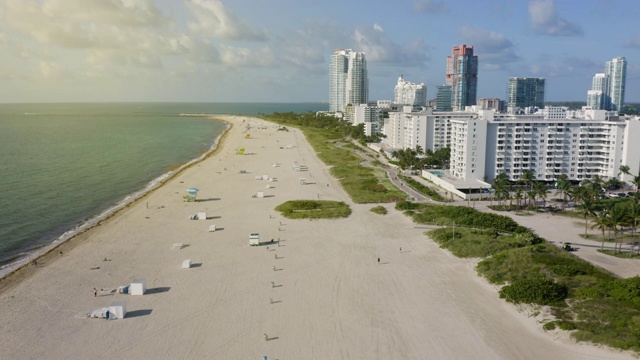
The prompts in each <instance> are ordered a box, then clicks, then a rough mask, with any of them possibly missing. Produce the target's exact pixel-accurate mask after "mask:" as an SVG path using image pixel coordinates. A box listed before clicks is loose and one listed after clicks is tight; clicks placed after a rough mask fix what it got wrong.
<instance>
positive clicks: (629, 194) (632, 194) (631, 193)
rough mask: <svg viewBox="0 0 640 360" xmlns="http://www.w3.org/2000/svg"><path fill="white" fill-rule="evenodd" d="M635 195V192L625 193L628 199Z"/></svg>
mask: <svg viewBox="0 0 640 360" xmlns="http://www.w3.org/2000/svg"><path fill="white" fill-rule="evenodd" d="M635 195H636V193H635V192H633V191H629V192H628V193H627V196H628V197H632V196H635Z"/></svg>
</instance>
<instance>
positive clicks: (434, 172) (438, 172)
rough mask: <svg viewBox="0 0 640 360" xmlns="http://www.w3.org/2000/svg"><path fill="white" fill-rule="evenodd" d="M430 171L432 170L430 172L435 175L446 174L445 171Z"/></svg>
mask: <svg viewBox="0 0 640 360" xmlns="http://www.w3.org/2000/svg"><path fill="white" fill-rule="evenodd" d="M429 172H430V173H432V174H433V175H436V176H442V175H444V172H443V171H437V170H429Z"/></svg>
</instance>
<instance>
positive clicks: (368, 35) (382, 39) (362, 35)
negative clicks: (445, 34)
mask: <svg viewBox="0 0 640 360" xmlns="http://www.w3.org/2000/svg"><path fill="white" fill-rule="evenodd" d="M353 40H354V42H355V44H354V45H355V46H354V48H355V49H357V50H358V51H363V52H365V54H366V56H367V60H368V61H372V62H380V63H388V64H394V65H402V66H423V65H424V64H425V62H426V60H427V55H426V52H425V49H424V44H423V42H422V41H421V40H419V39H417V40H414V41H413V42H412V43H410V44H408V45H404V46H403V45H400V44H396V43H395V42H393V41H391V39H389V38H388V37H387V35H386V34H385V33H384V32H381V31H378V30H377V29H376V28H375V26H373V27H371V28H360V29H356V31H355V32H354V33H353Z"/></svg>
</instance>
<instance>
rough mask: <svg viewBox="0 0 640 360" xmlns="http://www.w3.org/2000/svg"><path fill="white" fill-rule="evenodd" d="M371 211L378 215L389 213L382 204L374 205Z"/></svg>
mask: <svg viewBox="0 0 640 360" xmlns="http://www.w3.org/2000/svg"><path fill="white" fill-rule="evenodd" d="M371 212H372V213H374V214H378V215H387V208H385V207H384V206H382V205H378V206H374V207H372V208H371Z"/></svg>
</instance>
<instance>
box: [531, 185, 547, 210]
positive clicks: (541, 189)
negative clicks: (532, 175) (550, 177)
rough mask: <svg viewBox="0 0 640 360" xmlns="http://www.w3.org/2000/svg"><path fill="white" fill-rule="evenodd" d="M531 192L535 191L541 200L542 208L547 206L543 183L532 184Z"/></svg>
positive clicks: (545, 187) (545, 189)
mask: <svg viewBox="0 0 640 360" xmlns="http://www.w3.org/2000/svg"><path fill="white" fill-rule="evenodd" d="M533 190H535V192H536V194H537V195H538V196H539V197H540V198H542V207H543V208H544V207H546V206H547V185H545V184H544V183H543V182H537V183H535V184H533Z"/></svg>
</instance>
